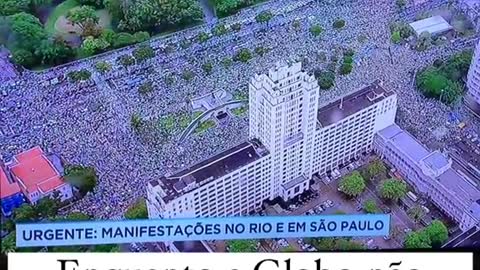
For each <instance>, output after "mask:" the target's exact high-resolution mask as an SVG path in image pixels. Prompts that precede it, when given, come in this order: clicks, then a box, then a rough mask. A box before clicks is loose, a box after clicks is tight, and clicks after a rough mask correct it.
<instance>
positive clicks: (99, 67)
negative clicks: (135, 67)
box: [95, 61, 112, 73]
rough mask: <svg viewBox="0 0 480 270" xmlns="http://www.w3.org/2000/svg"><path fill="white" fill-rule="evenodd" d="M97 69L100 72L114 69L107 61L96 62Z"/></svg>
mask: <svg viewBox="0 0 480 270" xmlns="http://www.w3.org/2000/svg"><path fill="white" fill-rule="evenodd" d="M95 69H97V70H98V71H99V72H100V73H106V72H108V71H109V70H111V69H112V65H111V64H110V63H108V62H105V61H98V62H97V63H95Z"/></svg>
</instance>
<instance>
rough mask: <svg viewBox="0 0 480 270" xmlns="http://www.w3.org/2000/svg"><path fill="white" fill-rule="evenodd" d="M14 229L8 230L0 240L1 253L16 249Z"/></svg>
mask: <svg viewBox="0 0 480 270" xmlns="http://www.w3.org/2000/svg"><path fill="white" fill-rule="evenodd" d="M15 237H16V235H15V231H13V232H10V233H9V234H8V235H7V236H5V238H3V239H2V241H0V242H1V253H3V254H7V253H11V252H15V251H17V244H16V239H15Z"/></svg>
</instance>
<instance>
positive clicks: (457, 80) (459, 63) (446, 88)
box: [416, 50, 473, 104]
mask: <svg viewBox="0 0 480 270" xmlns="http://www.w3.org/2000/svg"><path fill="white" fill-rule="evenodd" d="M472 55H473V53H472V51H470V50H468V51H464V52H461V53H458V54H456V55H454V56H452V57H451V58H449V59H448V60H447V61H445V62H444V61H442V60H437V61H435V62H434V64H433V66H431V67H429V68H427V69H425V70H423V71H421V72H419V73H418V74H417V76H416V85H417V88H418V89H419V90H420V91H421V92H422V93H423V94H424V95H425V96H426V97H429V98H435V99H438V100H440V102H444V103H446V104H451V103H453V102H455V101H456V100H458V98H459V97H460V96H461V95H462V93H463V87H464V85H463V82H462V78H464V77H465V76H466V75H467V73H468V69H469V67H470V63H471V61H472Z"/></svg>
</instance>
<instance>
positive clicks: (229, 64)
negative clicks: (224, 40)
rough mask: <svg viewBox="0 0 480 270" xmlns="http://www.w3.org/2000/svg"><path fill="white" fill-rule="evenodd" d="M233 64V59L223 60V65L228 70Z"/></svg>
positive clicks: (226, 58)
mask: <svg viewBox="0 0 480 270" xmlns="http://www.w3.org/2000/svg"><path fill="white" fill-rule="evenodd" d="M232 63H233V61H232V59H230V58H228V57H225V58H223V59H222V65H223V66H224V67H226V68H227V67H230V66H231V65H232Z"/></svg>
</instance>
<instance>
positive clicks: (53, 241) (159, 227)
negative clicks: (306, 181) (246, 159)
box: [16, 214, 390, 247]
mask: <svg viewBox="0 0 480 270" xmlns="http://www.w3.org/2000/svg"><path fill="white" fill-rule="evenodd" d="M389 229H390V216H389V215H383V214H375V215H373V214H369V215H321V216H267V217H265V216H263V217H262V216H260V217H259V216H255V217H229V218H194V219H193V218H192V219H150V220H121V221H82V222H53V223H35V224H17V235H16V238H17V246H18V247H35V246H39V247H40V246H41V247H43V246H71V245H94V244H119V243H132V242H137V243H140V242H157V241H191V240H230V239H263V238H303V237H341V236H385V235H388V234H389Z"/></svg>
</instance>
